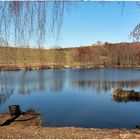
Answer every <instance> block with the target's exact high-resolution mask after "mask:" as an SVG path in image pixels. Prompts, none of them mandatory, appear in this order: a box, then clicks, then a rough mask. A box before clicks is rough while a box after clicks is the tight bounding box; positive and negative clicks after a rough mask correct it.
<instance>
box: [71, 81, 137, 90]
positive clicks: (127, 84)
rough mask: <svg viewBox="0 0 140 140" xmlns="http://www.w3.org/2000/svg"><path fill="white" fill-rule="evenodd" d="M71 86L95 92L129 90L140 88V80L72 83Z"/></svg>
mask: <svg viewBox="0 0 140 140" xmlns="http://www.w3.org/2000/svg"><path fill="white" fill-rule="evenodd" d="M72 86H74V87H76V86H78V87H79V88H93V89H96V90H97V92H100V91H105V92H107V91H110V90H111V89H112V88H131V89H134V88H136V87H140V80H128V81H87V80H80V81H72Z"/></svg>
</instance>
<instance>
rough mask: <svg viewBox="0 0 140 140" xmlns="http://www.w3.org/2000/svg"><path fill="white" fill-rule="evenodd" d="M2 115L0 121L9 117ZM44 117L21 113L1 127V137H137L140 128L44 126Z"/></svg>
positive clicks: (138, 136) (139, 136) (139, 135)
mask: <svg viewBox="0 0 140 140" xmlns="http://www.w3.org/2000/svg"><path fill="white" fill-rule="evenodd" d="M9 118H10V116H9V115H8V114H5V115H3V116H2V115H1V116H0V121H1V122H3V121H5V120H7V119H9ZM42 121H43V120H42V118H40V117H39V116H38V117H35V115H32V114H29V115H25V116H24V115H21V116H20V117H19V118H17V119H16V120H14V121H13V122H12V123H11V124H9V125H5V126H1V127H0V139H33V138H34V139H103V138H109V139H114V138H116V139H122V138H125V139H132V138H133V139H136V138H140V129H127V128H82V127H44V126H42Z"/></svg>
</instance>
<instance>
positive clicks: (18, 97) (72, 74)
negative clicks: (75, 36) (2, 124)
mask: <svg viewBox="0 0 140 140" xmlns="http://www.w3.org/2000/svg"><path fill="white" fill-rule="evenodd" d="M117 87H120V88H123V89H134V90H136V91H140V70H137V69H117V68H96V69H88V70H84V69H71V70H70V69H67V70H66V69H61V70H60V69H59V70H52V69H50V70H40V71H37V70H33V71H17V72H14V71H13V72H4V71H2V72H0V112H6V111H8V105H11V104H19V105H20V106H21V110H22V111H25V110H26V109H29V108H35V109H36V110H37V111H38V112H40V113H41V117H43V119H44V123H43V125H44V126H49V127H66V126H73V127H86V128H90V127H95V128H135V126H136V125H139V124H140V101H131V100H128V101H120V100H116V99H114V98H113V96H112V89H113V88H117Z"/></svg>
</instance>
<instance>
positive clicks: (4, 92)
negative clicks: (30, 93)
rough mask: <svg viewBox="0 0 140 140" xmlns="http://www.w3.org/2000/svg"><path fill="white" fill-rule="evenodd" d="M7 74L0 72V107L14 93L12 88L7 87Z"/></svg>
mask: <svg viewBox="0 0 140 140" xmlns="http://www.w3.org/2000/svg"><path fill="white" fill-rule="evenodd" d="M11 78H12V77H11V75H10V74H9V72H4V71H3V72H0V105H1V104H4V103H5V101H6V100H7V99H8V98H9V97H10V96H11V95H12V94H13V93H14V86H9V81H8V79H11Z"/></svg>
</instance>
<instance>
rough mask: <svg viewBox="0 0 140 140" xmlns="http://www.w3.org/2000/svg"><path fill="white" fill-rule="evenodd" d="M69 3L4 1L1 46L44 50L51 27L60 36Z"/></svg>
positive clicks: (0, 15)
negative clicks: (33, 46) (31, 47)
mask: <svg viewBox="0 0 140 140" xmlns="http://www.w3.org/2000/svg"><path fill="white" fill-rule="evenodd" d="M67 6H69V2H64V1H52V2H48V1H8V2H6V1H1V2H0V44H1V45H10V44H14V45H16V46H18V45H20V46H22V45H23V46H28V45H30V44H31V43H33V42H34V44H36V45H37V47H42V46H43V44H44V42H46V40H47V39H46V36H47V30H48V27H49V29H51V32H53V33H54V34H55V36H58V35H59V31H60V28H61V24H62V19H63V18H62V17H63V14H64V10H65V8H66V7H67Z"/></svg>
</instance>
